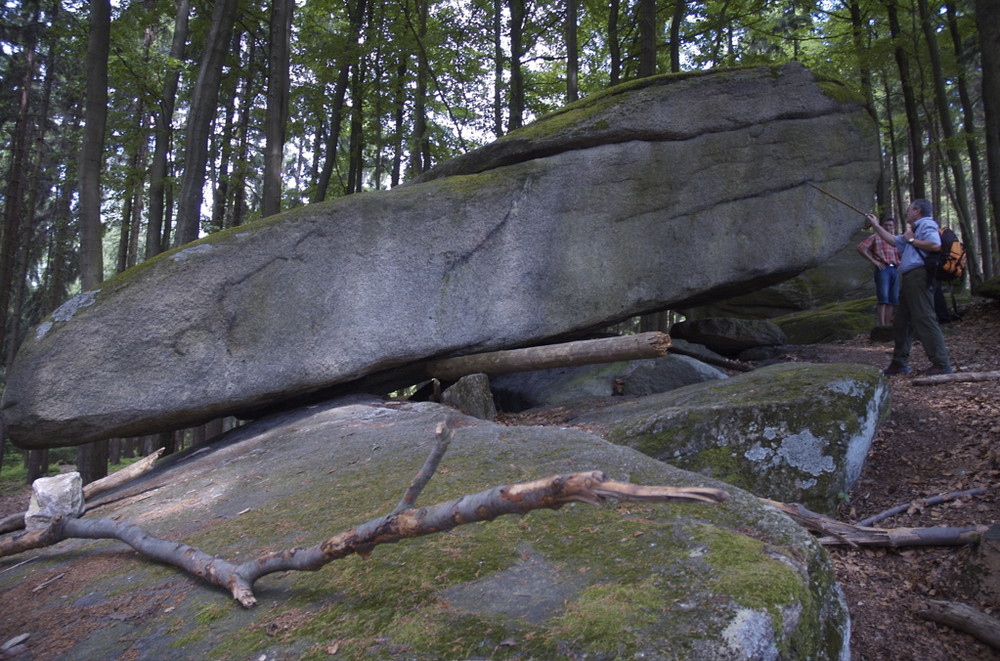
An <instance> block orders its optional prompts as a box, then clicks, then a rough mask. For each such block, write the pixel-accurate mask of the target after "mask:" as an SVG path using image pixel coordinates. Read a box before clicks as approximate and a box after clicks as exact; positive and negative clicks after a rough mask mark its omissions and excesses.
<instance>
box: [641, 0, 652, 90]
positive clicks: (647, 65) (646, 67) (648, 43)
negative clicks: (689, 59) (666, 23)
mask: <svg viewBox="0 0 1000 661" xmlns="http://www.w3.org/2000/svg"><path fill="white" fill-rule="evenodd" d="M655 73H656V0H639V78H648V77H649V76H652V75H653V74H655Z"/></svg>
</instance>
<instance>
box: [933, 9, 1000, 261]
mask: <svg viewBox="0 0 1000 661" xmlns="http://www.w3.org/2000/svg"><path fill="white" fill-rule="evenodd" d="M945 8H946V10H947V14H948V31H949V33H950V34H951V41H952V47H953V48H954V51H955V59H956V60H958V61H959V62H961V61H962V60H963V59H964V58H965V47H964V45H963V43H962V37H961V35H960V34H959V30H958V18H957V17H956V15H955V6H954V2H946V3H945ZM956 79H957V87H958V97H959V99H960V100H961V102H962V128H963V130H964V131H965V150H966V152H967V153H968V156H969V175H970V177H969V178H970V179H972V199H973V203H974V205H975V210H976V230H977V232H978V233H979V251H980V255H981V256H982V264H983V279H984V280H988V279H990V278H992V277H993V274H994V269H993V260H994V255H995V254H996V252H995V251H994V250H993V242H994V240H995V239H996V237H995V236H993V232H991V231H990V225H989V208H988V207H987V205H986V186H985V178H984V174H983V167H982V163H981V160H980V158H979V145H978V144H977V142H976V139H975V135H976V113H975V106H974V105H973V102H972V95H971V94H969V83H968V80H967V79H966V75H965V71H964V69H962V68H961V67H959V68H958V71H957V75H956Z"/></svg>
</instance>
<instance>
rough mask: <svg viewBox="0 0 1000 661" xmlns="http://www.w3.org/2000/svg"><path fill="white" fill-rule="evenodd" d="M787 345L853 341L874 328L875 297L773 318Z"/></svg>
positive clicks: (832, 304)
mask: <svg viewBox="0 0 1000 661" xmlns="http://www.w3.org/2000/svg"><path fill="white" fill-rule="evenodd" d="M771 321H773V322H774V323H775V324H777V325H778V326H779V327H780V328H781V330H783V331H784V332H785V335H786V337H787V338H788V344H818V343H820V342H834V341H836V340H850V339H852V338H854V337H856V336H858V335H860V334H862V333H868V332H869V331H871V329H872V328H873V327H874V326H875V297H874V296H872V297H870V298H863V299H859V300H855V301H844V302H841V303H831V304H829V305H824V306H823V307H821V308H817V309H816V310H807V311H805V312H794V313H792V314H786V315H784V316H781V317H778V318H776V319H772V320H771Z"/></svg>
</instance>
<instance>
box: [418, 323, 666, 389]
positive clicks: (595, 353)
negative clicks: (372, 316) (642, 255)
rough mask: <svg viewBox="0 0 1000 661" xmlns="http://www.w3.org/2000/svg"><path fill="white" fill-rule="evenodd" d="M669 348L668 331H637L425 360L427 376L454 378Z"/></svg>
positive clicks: (661, 351)
mask: <svg viewBox="0 0 1000 661" xmlns="http://www.w3.org/2000/svg"><path fill="white" fill-rule="evenodd" d="M669 349H670V337H669V336H668V335H666V334H664V333H659V332H653V333H640V334H639V335H622V336H620V337H608V338H602V339H599V340H580V341H577V342H567V343H564V344H549V345H544V346H540V347H528V348H526V349H511V350H508V351H491V352H488V353H478V354H472V355H468V356H457V357H455V358H445V359H443V360H436V361H433V362H430V363H428V364H427V368H426V369H427V374H428V376H431V377H435V378H438V379H441V380H442V381H457V380H458V379H460V378H461V377H463V376H466V375H468V374H477V373H483V374H508V373H510V372H525V371H530V370H544V369H552V368H555V367H572V366H575V365H590V364H593V363H614V362H618V361H620V360H638V359H640V358H656V357H658V356H665V355H666V354H667V351H668V350H669Z"/></svg>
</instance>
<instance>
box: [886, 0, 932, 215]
mask: <svg viewBox="0 0 1000 661" xmlns="http://www.w3.org/2000/svg"><path fill="white" fill-rule="evenodd" d="M886 9H887V11H888V14H889V33H890V34H891V35H892V38H893V41H895V42H896V44H897V45H896V48H895V51H894V53H895V57H896V66H897V67H898V69H899V80H900V84H901V85H902V87H903V106H904V109H905V110H906V124H907V126H906V128H907V132H908V133H909V136H910V145H909V147H910V176H911V179H912V181H911V184H910V195H912V196H913V197H914V198H922V197H925V196H926V176H927V175H926V173H925V172H924V138H923V131H922V130H921V127H920V111H919V108H918V106H917V97H916V94H915V93H914V91H913V75H912V73H911V72H910V57H909V55H907V53H906V48H905V47H904V45H903V43H902V42H903V39H904V38H905V36H904V35H903V34H902V30H901V29H900V27H899V12H898V11H897V7H896V0H887V2H886ZM899 183H900V184H902V182H899ZM901 187H902V186H901Z"/></svg>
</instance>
